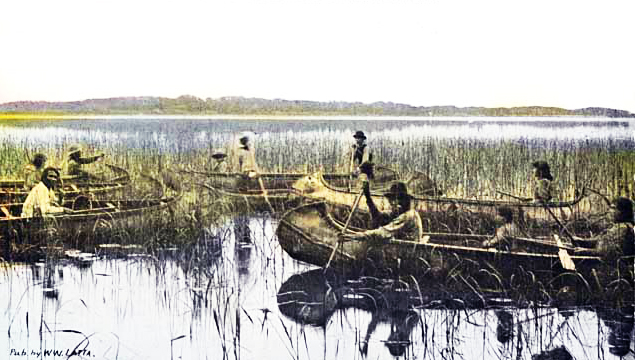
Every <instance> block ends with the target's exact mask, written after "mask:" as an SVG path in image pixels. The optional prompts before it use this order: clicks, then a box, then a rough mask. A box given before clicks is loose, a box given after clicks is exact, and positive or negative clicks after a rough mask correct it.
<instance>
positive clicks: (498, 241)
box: [483, 206, 520, 249]
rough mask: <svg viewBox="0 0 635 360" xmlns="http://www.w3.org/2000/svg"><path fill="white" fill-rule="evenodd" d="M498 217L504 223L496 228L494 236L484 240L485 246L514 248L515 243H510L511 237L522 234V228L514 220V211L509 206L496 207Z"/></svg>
mask: <svg viewBox="0 0 635 360" xmlns="http://www.w3.org/2000/svg"><path fill="white" fill-rule="evenodd" d="M496 212H497V213H498V214H497V218H499V219H502V223H503V224H502V225H501V226H499V227H498V228H497V229H496V233H495V234H494V236H493V237H492V238H490V239H488V240H485V241H484V242H483V247H498V248H501V247H506V248H508V249H513V248H515V247H516V244H515V243H513V242H512V243H510V240H511V238H513V237H517V236H520V230H519V228H518V226H517V225H516V223H515V222H514V212H513V210H512V209H511V208H510V207H509V206H501V207H499V208H497V209H496Z"/></svg>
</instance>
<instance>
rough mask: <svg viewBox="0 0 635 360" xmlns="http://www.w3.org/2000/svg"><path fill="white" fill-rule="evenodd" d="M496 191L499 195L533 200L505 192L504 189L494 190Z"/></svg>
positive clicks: (521, 199)
mask: <svg viewBox="0 0 635 360" xmlns="http://www.w3.org/2000/svg"><path fill="white" fill-rule="evenodd" d="M496 192H497V193H499V194H501V195H505V196H509V197H511V198H514V199H516V200H520V201H531V200H533V199H532V198H526V197H521V196H516V195H512V194H510V193H506V192H504V191H499V190H496Z"/></svg>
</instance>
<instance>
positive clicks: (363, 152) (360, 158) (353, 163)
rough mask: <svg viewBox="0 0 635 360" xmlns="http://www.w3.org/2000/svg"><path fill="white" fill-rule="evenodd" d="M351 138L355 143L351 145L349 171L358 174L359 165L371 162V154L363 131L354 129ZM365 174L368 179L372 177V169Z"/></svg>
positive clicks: (359, 170) (359, 172) (359, 171)
mask: <svg viewBox="0 0 635 360" xmlns="http://www.w3.org/2000/svg"><path fill="white" fill-rule="evenodd" d="M353 138H354V139H355V144H353V145H352V146H351V153H350V157H349V158H350V165H349V172H350V173H351V174H352V175H354V176H359V175H360V174H361V173H362V171H361V168H360V166H361V165H362V164H364V163H369V162H371V161H372V159H373V155H372V153H371V151H370V149H369V148H368V144H366V135H365V134H364V132H363V131H360V130H358V131H356V132H355V134H354V135H353ZM366 176H368V177H369V178H370V179H372V178H373V173H372V169H371V172H370V173H367V174H366ZM362 180H363V179H362Z"/></svg>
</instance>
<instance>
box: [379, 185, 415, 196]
mask: <svg viewBox="0 0 635 360" xmlns="http://www.w3.org/2000/svg"><path fill="white" fill-rule="evenodd" d="M384 196H386V197H387V198H400V197H410V195H408V188H407V187H406V184H405V183H404V182H402V181H393V182H392V183H391V184H390V188H388V192H386V193H385V194H384Z"/></svg>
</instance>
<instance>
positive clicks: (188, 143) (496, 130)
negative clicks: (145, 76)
mask: <svg viewBox="0 0 635 360" xmlns="http://www.w3.org/2000/svg"><path fill="white" fill-rule="evenodd" d="M354 119H356V118H346V120H342V119H340V118H319V119H315V118H310V119H308V120H307V119H305V120H300V119H294V118H291V119H289V118H286V119H278V120H249V119H208V118H196V117H177V118H173V117H169V118H167V119H166V118H144V117H141V118H134V117H132V118H121V117H111V118H105V119H82V120H64V121H59V120H52V121H45V120H37V121H20V122H14V123H11V124H5V125H0V142H10V143H19V144H25V145H27V146H53V147H57V146H61V145H64V144H68V143H84V144H88V145H91V146H95V147H109V148H111V147H115V148H117V147H123V148H126V149H148V148H152V149H157V150H158V151H160V152H163V153H170V152H183V151H191V150H195V149H201V148H208V147H219V146H223V145H225V144H227V143H231V142H232V141H234V136H235V135H236V134H238V133H240V132H243V131H253V132H255V133H256V134H257V136H256V140H257V141H258V142H262V143H265V144H267V143H270V142H272V141H288V142H289V145H290V146H294V145H295V144H296V141H292V139H291V138H292V137H293V138H294V139H293V140H297V141H299V143H300V144H306V145H307V146H309V145H310V144H311V142H312V141H314V140H315V139H321V140H322V141H326V142H341V141H343V142H345V143H349V142H350V141H351V136H352V134H353V133H354V131H355V130H358V129H363V130H364V132H365V133H366V134H367V136H368V138H369V145H370V146H373V144H374V143H380V142H383V141H401V140H408V139H411V140H420V139H428V138H429V139H441V140H448V139H472V140H475V141H502V140H523V139H524V140H527V139H531V140H533V141H552V142H558V143H562V144H568V143H572V142H575V143H578V142H580V141H583V142H585V144H586V145H587V146H592V145H593V143H594V142H596V141H598V140H602V139H607V138H611V139H614V140H615V141H617V142H619V143H624V142H628V143H632V142H633V140H634V139H635V121H633V120H632V119H594V118H590V119H586V118H585V119H580V118H531V117H520V118H504V119H503V120H501V118H448V119H443V120H438V119H434V118H417V119H410V118H395V119H390V120H386V119H374V120H368V119H361V120H354ZM404 119H405V120H404ZM34 128H35V129H37V130H36V131H34V130H33V129H34ZM587 142H588V143H587ZM630 147H632V146H629V148H630Z"/></svg>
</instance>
